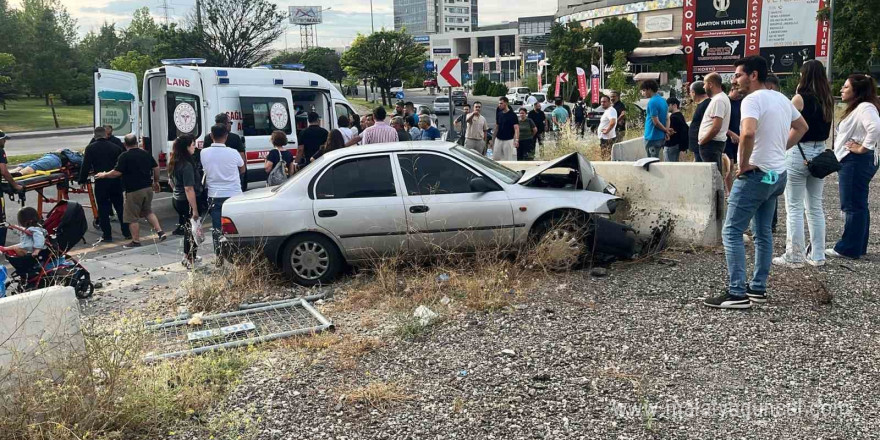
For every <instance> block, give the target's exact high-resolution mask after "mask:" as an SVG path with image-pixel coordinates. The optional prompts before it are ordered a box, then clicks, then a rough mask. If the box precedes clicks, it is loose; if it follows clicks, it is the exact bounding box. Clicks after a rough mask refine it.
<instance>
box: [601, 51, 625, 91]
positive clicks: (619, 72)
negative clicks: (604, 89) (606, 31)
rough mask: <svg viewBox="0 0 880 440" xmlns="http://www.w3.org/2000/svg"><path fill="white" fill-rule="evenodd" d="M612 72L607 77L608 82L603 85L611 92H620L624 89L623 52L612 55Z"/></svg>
mask: <svg viewBox="0 0 880 440" xmlns="http://www.w3.org/2000/svg"><path fill="white" fill-rule="evenodd" d="M612 65H613V66H614V71H613V72H611V75H608V81H606V82H605V85H607V86H608V88H610V89H611V90H617V91H618V92H619V91H622V90H623V89H625V88H626V54H625V53H623V51H617V53H615V54H614V62H613V64H612Z"/></svg>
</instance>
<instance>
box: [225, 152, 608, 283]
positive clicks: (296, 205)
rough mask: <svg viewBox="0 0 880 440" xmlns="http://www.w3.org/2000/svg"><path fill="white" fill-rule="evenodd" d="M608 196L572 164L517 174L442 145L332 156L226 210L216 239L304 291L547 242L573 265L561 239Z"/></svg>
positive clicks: (580, 245)
mask: <svg viewBox="0 0 880 440" xmlns="http://www.w3.org/2000/svg"><path fill="white" fill-rule="evenodd" d="M615 192H616V190H615V189H614V187H613V186H611V185H609V184H607V183H606V182H605V181H604V180H603V179H602V178H601V177H599V176H598V175H596V173H595V170H594V169H593V167H592V165H590V163H589V162H588V161H587V160H586V159H585V158H584V157H583V156H581V155H579V154H577V153H572V154H569V155H566V156H564V157H561V158H559V159H556V160H554V161H550V162H547V163H545V164H543V165H542V166H540V167H537V168H533V169H531V170H529V171H527V172H525V173H522V172H517V171H513V170H511V169H509V168H506V167H504V166H502V165H500V164H498V163H497V162H494V161H492V160H490V159H487V158H486V157H483V156H481V155H479V154H476V153H474V152H472V151H471V150H468V149H465V148H462V147H459V146H458V145H456V144H453V143H448V142H442V143H441V142H401V143H393V144H378V145H370V146H369V147H359V148H343V149H340V150H335V151H332V152H330V153H327V154H325V155H323V156H321V157H320V158H318V159H317V160H315V161H313V162H312V163H311V164H310V165H308V166H307V167H306V168H304V169H303V170H302V171H300V172H298V173H296V174H295V175H293V177H291V178H290V179H288V180H287V182H285V183H284V184H282V185H279V186H276V187H273V188H263V189H259V190H254V191H249V192H247V193H245V194H243V195H240V196H236V197H233V198H232V199H230V200H228V201H227V202H226V203H225V204H224V205H223V222H222V223H223V233H224V238H223V239H224V241H225V242H228V243H230V244H232V245H233V246H231V248H232V249H236V248H242V247H243V248H254V249H260V250H261V251H262V252H263V253H264V254H265V255H266V256H267V257H268V258H269V260H270V261H272V262H273V263H275V264H277V265H278V266H279V267H280V268H281V269H283V271H284V272H285V273H286V274H288V275H289V276H290V277H292V278H293V280H294V281H295V282H297V283H299V284H302V285H307V286H309V285H316V284H322V283H328V282H330V281H332V280H333V279H334V278H335V277H336V276H337V275H338V274H339V273H340V271H341V270H342V268H343V267H344V266H345V264H347V263H348V264H353V265H358V264H363V263H365V262H369V261H370V260H373V259H375V258H379V257H383V256H389V255H390V256H399V255H402V254H415V255H430V254H434V253H438V252H443V253H448V252H470V251H473V250H474V249H476V248H478V247H481V246H499V247H502V248H514V247H517V246H520V245H523V244H525V243H530V242H531V243H538V242H541V241H544V240H551V241H553V240H556V241H557V242H558V243H559V244H561V245H562V246H568V247H569V248H572V251H573V253H574V255H576V258H579V257H580V256H581V255H584V254H585V253H586V252H587V251H588V248H589V245H588V243H589V241H588V239H586V238H584V239H583V240H580V239H572V237H574V236H576V233H577V232H578V231H583V230H591V229H590V228H591V227H592V225H593V221H592V220H593V218H592V216H594V215H605V214H611V213H613V212H614V210H615V208H616V206H617V203H618V197H616V196H614V195H613V194H614V193H615ZM581 237H582V238H583V236H581ZM530 240H532V241H530ZM226 249H230V247H226Z"/></svg>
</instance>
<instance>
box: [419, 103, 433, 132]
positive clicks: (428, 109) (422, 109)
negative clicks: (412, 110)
mask: <svg viewBox="0 0 880 440" xmlns="http://www.w3.org/2000/svg"><path fill="white" fill-rule="evenodd" d="M425 112H427V113H428V115H430V116H431V124H433V125H434V126H435V127H437V115H436V114H435V113H434V112H433V111H432V110H431V107H428V106H427V105H425V104H418V105H417V106H416V123H418V122H419V118H418V115H420V114H422V113H425Z"/></svg>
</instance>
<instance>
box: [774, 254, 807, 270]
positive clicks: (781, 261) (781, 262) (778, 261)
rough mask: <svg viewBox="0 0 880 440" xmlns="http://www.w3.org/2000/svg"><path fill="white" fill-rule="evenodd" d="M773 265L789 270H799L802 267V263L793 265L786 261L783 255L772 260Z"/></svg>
mask: <svg viewBox="0 0 880 440" xmlns="http://www.w3.org/2000/svg"><path fill="white" fill-rule="evenodd" d="M773 264H774V265H776V266H782V267H787V268H789V269H800V268H802V267H804V263H793V262H791V261H788V259H786V258H785V255H783V256H781V257H775V258H773Z"/></svg>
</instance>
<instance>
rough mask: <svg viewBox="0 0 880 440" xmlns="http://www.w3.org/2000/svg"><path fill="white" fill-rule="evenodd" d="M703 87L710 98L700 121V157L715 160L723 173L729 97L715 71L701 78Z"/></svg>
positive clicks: (728, 120)
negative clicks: (722, 160) (722, 156)
mask: <svg viewBox="0 0 880 440" xmlns="http://www.w3.org/2000/svg"><path fill="white" fill-rule="evenodd" d="M703 87H705V89H706V94H707V95H709V97H710V98H711V99H712V100H711V101H710V102H709V107H706V113H703V120H702V121H701V122H700V132H699V135H698V140H699V143H700V158H701V159H702V161H703V162H715V164H716V166H717V167H718V172H719V173H723V164H722V162H721V155H722V154H723V153H724V146H725V145H727V130H728V128H730V98H728V97H727V94H726V93H724V86H723V85H721V75H719V74H717V73H715V72H712V73H710V74H708V75H706V77H705V78H703Z"/></svg>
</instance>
